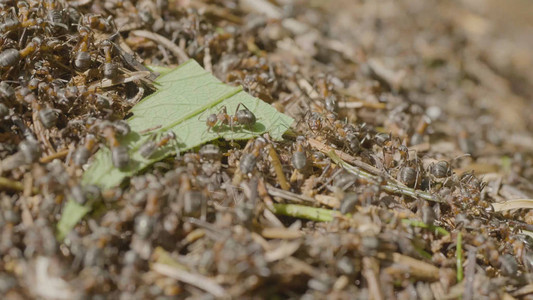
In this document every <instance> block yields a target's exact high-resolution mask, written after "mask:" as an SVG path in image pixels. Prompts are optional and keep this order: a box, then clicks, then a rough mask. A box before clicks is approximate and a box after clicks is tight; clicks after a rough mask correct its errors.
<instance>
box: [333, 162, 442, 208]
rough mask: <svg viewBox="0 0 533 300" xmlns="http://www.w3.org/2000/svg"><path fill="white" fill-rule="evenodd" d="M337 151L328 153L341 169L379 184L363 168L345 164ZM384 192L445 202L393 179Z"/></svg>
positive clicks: (384, 186) (384, 188) (389, 181)
mask: <svg viewBox="0 0 533 300" xmlns="http://www.w3.org/2000/svg"><path fill="white" fill-rule="evenodd" d="M336 152H337V151H330V152H329V153H328V155H329V157H330V158H331V159H332V160H333V161H334V162H335V163H337V164H339V165H340V166H341V167H343V168H344V169H345V170H346V171H348V172H350V173H352V174H354V175H356V176H359V177H362V178H364V179H366V180H369V181H371V182H375V183H377V182H378V178H377V177H376V176H374V175H372V174H370V173H367V172H366V171H365V170H362V169H361V168H359V167H357V166H352V165H350V164H348V163H347V162H345V161H344V160H343V159H342V158H341V157H339V156H338V155H337V153H336ZM382 188H383V190H385V191H387V192H389V193H395V194H402V195H405V196H409V197H412V198H415V199H416V198H418V197H420V198H422V199H425V200H428V201H433V202H441V203H442V202H443V201H442V200H439V199H437V198H435V197H433V196H432V195H431V194H429V193H427V192H424V191H419V190H415V189H412V188H409V187H407V186H405V185H403V184H401V183H398V182H397V181H396V180H392V179H387V182H386V184H385V185H383V186H382Z"/></svg>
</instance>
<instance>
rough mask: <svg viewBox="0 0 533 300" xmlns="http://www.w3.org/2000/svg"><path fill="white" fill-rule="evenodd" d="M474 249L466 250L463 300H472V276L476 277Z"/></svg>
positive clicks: (475, 250)
mask: <svg viewBox="0 0 533 300" xmlns="http://www.w3.org/2000/svg"><path fill="white" fill-rule="evenodd" d="M476 252H477V249H476V248H471V249H470V250H468V262H467V263H466V267H465V288H464V292H463V300H472V299H474V276H475V275H476Z"/></svg>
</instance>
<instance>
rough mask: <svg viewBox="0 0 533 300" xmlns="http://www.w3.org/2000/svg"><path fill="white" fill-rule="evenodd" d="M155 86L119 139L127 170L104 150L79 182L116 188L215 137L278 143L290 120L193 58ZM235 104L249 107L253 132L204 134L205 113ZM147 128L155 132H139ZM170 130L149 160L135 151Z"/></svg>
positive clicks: (219, 129)
mask: <svg viewBox="0 0 533 300" xmlns="http://www.w3.org/2000/svg"><path fill="white" fill-rule="evenodd" d="M156 83H157V84H158V85H159V90H158V91H157V92H156V93H154V94H152V95H150V96H148V97H146V98H144V99H143V100H142V101H140V102H139V103H138V104H137V105H135V106H134V107H133V108H132V109H131V113H133V116H132V117H131V118H130V119H129V120H128V123H129V125H130V127H131V130H132V132H131V133H130V134H129V135H127V136H125V137H123V138H122V139H121V144H122V145H126V146H127V147H128V148H129V153H130V158H131V163H130V165H129V166H128V168H125V169H123V170H119V169H117V168H114V167H113V164H112V162H111V154H110V150H109V149H102V150H100V151H99V152H98V153H96V154H95V158H94V162H93V163H92V165H91V166H90V167H89V169H88V170H87V171H86V172H85V174H84V176H83V179H82V182H83V184H93V185H97V186H99V187H100V188H103V189H107V188H112V187H115V186H117V185H119V184H120V183H121V182H122V180H124V179H125V178H126V177H129V176H132V175H134V174H135V173H137V172H139V171H141V170H143V169H144V168H146V167H148V166H150V165H151V164H153V163H154V162H157V161H160V160H161V159H163V158H165V157H167V156H169V155H173V154H175V153H176V152H177V151H176V146H177V147H178V148H179V151H180V152H182V151H186V150H189V149H192V148H194V147H197V146H199V145H201V144H204V143H206V142H209V141H211V140H214V139H218V138H225V139H227V140H243V139H250V138H252V137H254V136H257V135H260V134H263V133H265V132H269V133H270V136H271V137H272V138H273V139H274V140H280V139H281V136H282V135H283V133H284V132H285V131H286V130H287V129H288V128H289V126H290V125H291V123H292V122H293V119H292V118H290V117H288V116H286V115H284V114H281V113H279V112H278V111H277V110H276V109H275V108H273V107H272V106H271V105H269V104H267V103H265V102H263V101H261V100H260V99H257V98H254V97H252V96H250V95H248V94H247V93H245V92H244V91H242V87H233V86H229V85H226V84H223V83H222V82H220V81H219V80H218V79H216V78H215V77H214V76H213V75H211V73H209V72H207V71H205V70H204V69H203V68H202V67H200V65H198V63H196V62H195V61H194V60H189V61H187V62H185V63H183V64H182V65H180V66H179V67H178V68H176V69H174V70H173V71H171V72H169V73H167V74H165V75H163V76H160V77H159V78H158V79H157V80H156ZM239 104H243V105H245V106H246V107H248V108H249V109H250V110H251V111H252V112H253V113H254V114H255V116H256V117H257V122H256V124H255V125H254V126H253V127H252V128H246V127H243V126H236V127H234V128H229V127H228V126H217V127H215V129H213V130H210V131H208V128H207V126H206V124H205V120H206V118H207V116H208V115H209V114H211V113H216V112H218V111H219V110H220V108H221V107H223V106H225V107H226V108H227V111H228V113H229V114H233V113H234V112H235V109H236V107H237V106H238V105H239ZM241 107H242V106H241ZM151 128H157V129H156V130H153V131H150V132H149V133H145V134H139V132H143V131H146V130H147V129H151ZM168 131H173V132H174V133H175V134H176V136H177V139H176V141H177V142H176V143H169V144H168V145H167V146H165V147H163V148H161V149H160V150H159V151H157V152H156V153H155V154H154V155H153V157H152V158H151V159H144V158H143V157H142V156H141V155H140V154H139V152H138V149H139V147H141V146H142V145H143V144H144V143H146V142H147V141H148V140H149V139H150V138H153V135H154V134H155V135H156V136H159V137H160V136H161V135H163V134H164V133H166V132H168ZM176 144H177V145H176Z"/></svg>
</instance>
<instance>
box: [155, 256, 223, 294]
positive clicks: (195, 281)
mask: <svg viewBox="0 0 533 300" xmlns="http://www.w3.org/2000/svg"><path fill="white" fill-rule="evenodd" d="M152 270H154V271H155V272H157V273H159V274H163V275H165V276H168V277H171V278H174V279H176V280H179V281H181V282H185V283H187V284H190V285H192V286H195V287H197V288H199V289H202V290H204V291H206V292H208V293H210V294H212V295H213V296H215V297H219V298H224V297H228V293H227V292H226V290H225V289H224V288H223V287H222V286H220V285H219V284H218V283H216V282H215V281H214V280H212V279H210V278H207V277H205V276H202V275H199V274H192V273H190V272H187V271H184V270H180V269H177V268H173V267H171V266H168V265H165V264H161V263H155V264H153V265H152Z"/></svg>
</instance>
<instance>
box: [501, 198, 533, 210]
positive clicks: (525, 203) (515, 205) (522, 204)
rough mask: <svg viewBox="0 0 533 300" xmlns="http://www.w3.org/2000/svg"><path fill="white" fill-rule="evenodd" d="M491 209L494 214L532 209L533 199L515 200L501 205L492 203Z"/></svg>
mask: <svg viewBox="0 0 533 300" xmlns="http://www.w3.org/2000/svg"><path fill="white" fill-rule="evenodd" d="M492 208H493V209H494V211H496V212H498V211H505V210H512V209H521V208H533V199H515V200H509V201H505V202H502V203H492Z"/></svg>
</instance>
